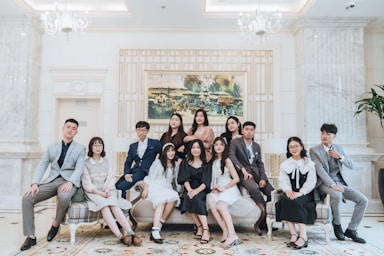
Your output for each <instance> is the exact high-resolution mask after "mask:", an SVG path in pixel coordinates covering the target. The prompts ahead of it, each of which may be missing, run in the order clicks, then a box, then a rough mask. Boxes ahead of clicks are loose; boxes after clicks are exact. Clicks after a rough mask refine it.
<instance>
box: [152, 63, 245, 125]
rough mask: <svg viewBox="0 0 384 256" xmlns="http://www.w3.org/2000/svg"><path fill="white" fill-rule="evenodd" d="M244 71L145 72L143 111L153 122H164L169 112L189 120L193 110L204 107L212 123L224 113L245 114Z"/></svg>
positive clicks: (220, 120) (220, 118)
mask: <svg viewBox="0 0 384 256" xmlns="http://www.w3.org/2000/svg"><path fill="white" fill-rule="evenodd" d="M246 77H247V76H246V72H245V71H158V70H156V71H146V76H145V83H146V87H145V88H146V104H145V106H146V110H145V111H146V113H147V119H148V120H149V121H150V122H154V123H167V122H168V120H169V117H170V116H171V114H172V113H174V112H177V113H179V114H181V115H182V116H183V119H184V121H185V122H186V123H192V122H193V117H194V114H195V112H196V110H197V109H200V108H202V109H204V110H205V111H206V112H207V114H208V118H209V122H210V123H212V124H224V123H225V121H226V119H227V118H228V116H231V115H233V116H236V117H238V118H239V119H240V120H243V119H244V118H243V117H245V113H244V112H245V109H246V108H245V105H244V104H245V102H246V98H245V97H246V95H247V93H246V88H247V81H246Z"/></svg>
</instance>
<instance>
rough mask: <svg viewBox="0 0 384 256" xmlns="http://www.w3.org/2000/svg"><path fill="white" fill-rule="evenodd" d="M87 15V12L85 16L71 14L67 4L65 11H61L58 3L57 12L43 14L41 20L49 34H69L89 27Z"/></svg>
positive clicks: (56, 4)
mask: <svg viewBox="0 0 384 256" xmlns="http://www.w3.org/2000/svg"><path fill="white" fill-rule="evenodd" d="M86 14H87V13H86V12H84V14H78V13H75V12H69V11H68V10H67V2H65V9H64V10H63V11H60V10H59V7H58V3H57V2H56V3H55V10H54V11H46V12H44V13H42V14H41V17H40V19H41V21H42V26H43V28H44V30H45V32H46V33H47V34H51V35H52V34H56V33H60V32H64V33H66V34H68V33H70V32H72V31H75V32H76V31H82V30H84V29H85V28H86V27H88V18H87V17H86Z"/></svg>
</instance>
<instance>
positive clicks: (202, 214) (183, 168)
mask: <svg viewBox="0 0 384 256" xmlns="http://www.w3.org/2000/svg"><path fill="white" fill-rule="evenodd" d="M211 179H212V168H211V167H210V165H209V164H207V160H206V156H205V150H204V145H203V142H202V141H201V140H199V139H195V140H192V141H191V142H190V143H189V144H188V149H187V155H186V159H185V160H184V161H183V162H182V163H181V165H180V170H179V174H178V177H177V182H178V183H179V184H180V185H184V192H183V195H182V202H181V205H180V211H181V213H184V212H189V213H190V214H191V216H192V219H193V221H194V222H195V225H196V227H197V231H196V234H195V239H200V243H202V244H206V243H208V242H209V239H210V233H209V228H208V220H207V215H208V211H207V207H206V196H207V194H208V193H209V192H210V184H211Z"/></svg>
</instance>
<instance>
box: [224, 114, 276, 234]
mask: <svg viewBox="0 0 384 256" xmlns="http://www.w3.org/2000/svg"><path fill="white" fill-rule="evenodd" d="M255 129H256V124H255V123H253V122H250V121H247V122H245V123H244V124H243V130H242V133H243V135H242V137H240V138H236V139H232V141H231V146H230V147H229V157H230V159H231V160H232V162H233V164H234V166H235V168H236V170H237V172H238V173H239V177H240V184H241V185H242V186H244V187H245V188H246V189H247V190H248V192H249V194H250V195H251V197H252V199H253V200H254V201H255V202H256V204H257V205H258V206H259V207H260V208H261V210H262V215H263V216H262V220H261V223H260V229H261V230H267V224H266V220H265V217H266V216H265V206H266V201H265V200H264V197H263V195H262V193H263V194H264V195H266V196H267V201H270V200H271V192H272V191H273V190H274V188H273V186H272V185H271V184H270V183H269V182H268V177H267V175H266V173H265V169H264V163H263V161H262V159H261V151H260V145H259V144H257V143H256V142H254V141H253V136H254V135H255ZM274 230H276V228H274ZM259 234H261V233H260V232H259Z"/></svg>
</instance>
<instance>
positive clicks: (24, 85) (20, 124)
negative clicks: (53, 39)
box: [0, 17, 42, 211]
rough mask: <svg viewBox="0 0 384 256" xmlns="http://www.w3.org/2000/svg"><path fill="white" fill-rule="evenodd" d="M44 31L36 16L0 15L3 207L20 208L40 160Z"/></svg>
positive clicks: (0, 191)
mask: <svg viewBox="0 0 384 256" xmlns="http://www.w3.org/2000/svg"><path fill="white" fill-rule="evenodd" d="M40 58H41V32H40V30H39V27H38V24H36V21H35V20H34V19H32V18H25V17H20V18H6V17H2V18H0V91H1V96H2V97H1V103H0V105H1V107H0V112H1V114H0V124H1V125H0V176H1V177H2V179H1V180H0V209H1V210H11V211H18V210H20V209H21V195H22V194H23V193H24V192H25V190H26V188H27V187H28V186H29V185H30V183H31V179H32V175H33V172H34V169H35V167H36V165H37V163H38V161H39V159H40V158H41V155H42V154H41V149H40V148H39V144H38V132H37V129H38V122H39V117H38V109H39V106H38V102H39V77H40Z"/></svg>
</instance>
